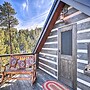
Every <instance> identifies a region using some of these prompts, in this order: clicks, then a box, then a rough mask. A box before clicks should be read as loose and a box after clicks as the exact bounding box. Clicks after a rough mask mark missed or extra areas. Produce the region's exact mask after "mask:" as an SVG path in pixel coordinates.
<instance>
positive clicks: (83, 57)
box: [65, 8, 90, 90]
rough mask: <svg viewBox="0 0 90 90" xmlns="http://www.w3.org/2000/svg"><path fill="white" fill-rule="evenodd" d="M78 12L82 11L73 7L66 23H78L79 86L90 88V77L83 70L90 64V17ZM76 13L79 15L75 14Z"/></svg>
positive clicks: (85, 88)
mask: <svg viewBox="0 0 90 90" xmlns="http://www.w3.org/2000/svg"><path fill="white" fill-rule="evenodd" d="M77 12H80V11H78V10H76V9H74V8H71V9H70V10H69V11H68V13H67V14H68V15H67V16H66V17H67V18H66V20H65V24H71V23H77V88H79V89H81V90H90V77H89V76H87V75H85V74H84V71H83V70H84V68H85V65H87V64H88V54H87V44H88V42H90V17H89V16H87V15H85V14H84V13H77ZM75 13H77V15H75V16H74V14H75ZM72 14H73V15H72ZM69 15H70V16H73V17H69ZM85 20H86V21H85Z"/></svg>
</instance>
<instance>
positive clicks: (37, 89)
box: [0, 70, 71, 90]
mask: <svg viewBox="0 0 90 90" xmlns="http://www.w3.org/2000/svg"><path fill="white" fill-rule="evenodd" d="M47 80H54V81H57V80H56V79H55V78H53V77H52V76H50V75H48V74H47V73H45V72H43V71H41V70H37V80H36V82H35V83H34V85H33V86H31V82H30V81H28V80H10V81H9V82H6V83H4V84H3V85H1V86H0V90H43V88H42V85H43V83H44V82H45V81H47ZM57 82H59V81H57ZM70 90H71V89H70Z"/></svg>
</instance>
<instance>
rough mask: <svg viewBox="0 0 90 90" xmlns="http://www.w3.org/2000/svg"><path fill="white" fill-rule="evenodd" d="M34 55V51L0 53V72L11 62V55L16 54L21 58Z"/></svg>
mask: <svg viewBox="0 0 90 90" xmlns="http://www.w3.org/2000/svg"><path fill="white" fill-rule="evenodd" d="M30 55H34V54H33V53H28V54H4V55H0V72H1V71H3V69H4V68H3V66H5V65H6V64H8V63H9V61H10V56H15V57H17V58H18V57H19V59H20V60H23V59H26V58H28V56H30Z"/></svg>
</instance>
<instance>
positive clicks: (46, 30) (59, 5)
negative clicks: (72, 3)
mask: <svg viewBox="0 0 90 90" xmlns="http://www.w3.org/2000/svg"><path fill="white" fill-rule="evenodd" d="M64 5H65V3H63V2H62V1H61V0H55V1H54V3H53V5H52V8H51V10H50V13H49V15H48V18H47V20H46V22H45V24H44V27H43V30H42V33H41V35H40V37H39V40H38V42H37V44H36V47H35V48H34V51H33V53H38V52H40V51H41V48H42V47H43V45H44V43H45V42H46V40H47V37H48V35H49V34H50V32H51V30H52V29H53V27H54V24H55V22H56V20H57V19H58V17H59V15H60V13H61V11H62V9H63V7H64Z"/></svg>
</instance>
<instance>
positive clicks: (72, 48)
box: [58, 24, 77, 90]
mask: <svg viewBox="0 0 90 90" xmlns="http://www.w3.org/2000/svg"><path fill="white" fill-rule="evenodd" d="M76 43H77V42H76V25H75V24H74V25H69V26H64V27H62V28H59V30H58V79H59V80H60V81H62V82H63V83H64V84H66V85H68V86H70V87H71V88H73V90H76V88H77V87H76V80H77V71H76V70H77V64H76V49H77V48H76Z"/></svg>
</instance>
